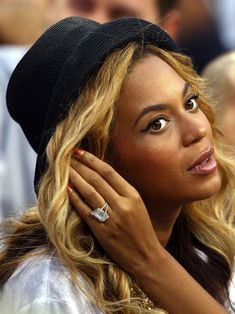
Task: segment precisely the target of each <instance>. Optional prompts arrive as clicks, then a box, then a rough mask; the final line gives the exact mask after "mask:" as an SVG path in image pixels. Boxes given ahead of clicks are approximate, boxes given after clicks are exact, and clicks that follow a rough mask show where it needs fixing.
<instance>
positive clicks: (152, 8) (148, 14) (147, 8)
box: [44, 0, 181, 39]
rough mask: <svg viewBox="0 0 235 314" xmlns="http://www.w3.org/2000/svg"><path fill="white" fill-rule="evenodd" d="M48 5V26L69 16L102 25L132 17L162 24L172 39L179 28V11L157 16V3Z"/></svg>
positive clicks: (83, 0) (66, 0)
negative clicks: (80, 17) (90, 20)
mask: <svg viewBox="0 0 235 314" xmlns="http://www.w3.org/2000/svg"><path fill="white" fill-rule="evenodd" d="M44 1H48V3H49V5H48V8H47V10H46V12H45V17H46V19H47V21H48V23H49V24H53V23H54V22H55V21H58V20H60V19H63V18H65V17H68V16H77V15H78V16H82V17H85V18H88V19H92V20H95V21H97V22H99V23H105V22H108V21H110V20H113V19H116V18H120V17H124V16H134V17H139V18H142V19H144V20H147V21H150V22H152V23H156V24H159V25H161V27H162V28H164V29H165V30H166V31H167V32H168V33H169V35H170V36H171V37H172V38H173V39H177V37H178V32H179V27H180V25H179V24H180V19H181V15H180V10H179V9H178V8H172V9H170V10H169V11H168V12H167V13H166V15H165V16H160V14H159V10H158V6H157V3H156V0H144V1H143V0H56V1H55V0H44Z"/></svg>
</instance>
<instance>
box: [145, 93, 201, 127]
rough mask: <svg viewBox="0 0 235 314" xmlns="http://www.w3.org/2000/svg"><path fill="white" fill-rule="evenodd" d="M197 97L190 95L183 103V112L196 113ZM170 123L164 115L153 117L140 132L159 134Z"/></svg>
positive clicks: (197, 107)
mask: <svg viewBox="0 0 235 314" xmlns="http://www.w3.org/2000/svg"><path fill="white" fill-rule="evenodd" d="M198 98H199V95H197V94H193V95H190V96H189V97H188V98H187V99H186V101H185V103H184V108H185V111H188V112H192V113H194V112H197V111H198V109H199V104H198V102H197V100H198ZM170 122H171V119H170V118H169V117H167V116H165V115H159V116H157V117H154V119H152V120H151V121H150V122H149V123H148V124H147V126H146V128H144V129H142V130H141V132H149V133H160V132H161V131H162V130H163V129H165V128H166V127H167V126H168V124H169V123H170Z"/></svg>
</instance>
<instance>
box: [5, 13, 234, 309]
mask: <svg viewBox="0 0 235 314" xmlns="http://www.w3.org/2000/svg"><path fill="white" fill-rule="evenodd" d="M7 101H8V109H9V111H10V113H11V115H12V117H13V118H14V119H16V120H17V121H18V122H19V123H20V124H21V126H22V128H23V130H24V132H25V135H26V137H27V138H28V140H29V142H30V144H31V146H32V147H33V148H34V150H35V151H36V152H37V154H38V161H37V167H36V174H35V189H36V191H37V194H38V204H37V206H36V207H35V208H32V209H31V210H29V211H27V212H26V213H25V215H24V216H23V217H21V218H20V220H19V221H13V222H11V223H9V224H8V225H7V227H8V230H7V231H8V236H6V237H5V242H4V245H5V246H4V247H3V250H2V254H1V258H0V261H1V263H0V278H1V288H2V296H1V301H0V305H1V308H3V309H4V313H16V312H17V313H30V312H32V313H43V312H44V313H113V312H114V313H163V312H164V311H166V312H168V313H174V314H178V313H181V314H182V313H192V314H194V313H197V314H199V313H208V314H209V313H213V314H214V313H218V314H219V313H221V314H222V313H228V312H227V310H230V311H232V307H231V304H229V297H228V289H229V285H230V281H231V278H232V271H233V263H234V231H233V222H234V196H233V193H232V189H233V188H234V160H233V159H232V157H230V156H225V155H224V154H223V150H222V149H223V144H222V138H221V135H220V132H219V131H218V129H217V127H216V125H215V123H214V120H213V112H212V110H211V108H210V106H209V104H208V101H207V97H206V95H204V91H203V81H202V80H201V79H200V78H199V77H198V76H197V75H196V74H195V72H194V71H193V69H192V65H191V62H190V60H189V59H188V58H187V57H185V56H183V55H181V54H180V53H179V52H178V50H177V48H176V46H175V44H174V43H173V42H172V40H171V39H170V38H169V36H168V35H167V34H166V33H165V32H164V31H163V30H161V29H160V28H159V27H157V26H156V25H153V24H150V23H148V22H145V21H143V20H139V19H136V18H126V19H119V20H115V21H113V22H109V23H106V24H103V25H100V24H98V23H96V22H93V21H89V20H85V19H81V18H69V19H65V20H63V21H61V22H58V23H57V24H56V25H54V26H52V28H50V29H49V30H48V31H47V32H46V33H45V34H44V35H43V36H42V37H41V38H40V39H39V40H38V41H37V43H36V44H35V45H34V46H33V47H32V48H31V49H30V51H29V52H28V53H27V54H26V56H25V57H24V58H23V59H22V60H21V62H20V63H19V64H18V66H17V68H16V69H15V71H14V73H13V75H12V78H11V80H10V82H9V86H8V94H7ZM45 156H46V157H45ZM215 156H216V158H215ZM68 184H69V185H68ZM9 302H11V305H9ZM225 307H226V308H227V310H225ZM164 313H165V312H164Z"/></svg>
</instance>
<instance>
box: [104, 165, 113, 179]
mask: <svg viewBox="0 0 235 314" xmlns="http://www.w3.org/2000/svg"><path fill="white" fill-rule="evenodd" d="M102 174H103V176H104V177H108V178H112V177H113V176H114V175H115V171H114V169H113V168H112V167H111V166H110V165H108V164H106V165H105V166H104V167H103V169H102Z"/></svg>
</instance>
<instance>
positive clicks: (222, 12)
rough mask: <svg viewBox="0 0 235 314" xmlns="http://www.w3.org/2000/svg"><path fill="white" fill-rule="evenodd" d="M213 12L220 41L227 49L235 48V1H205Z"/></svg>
mask: <svg viewBox="0 0 235 314" xmlns="http://www.w3.org/2000/svg"><path fill="white" fill-rule="evenodd" d="M204 3H205V5H206V6H207V7H208V10H209V11H210V12H212V14H213V15H214V17H215V21H216V24H217V27H218V32H219V36H220V39H221V41H222V43H223V45H224V46H225V47H226V49H230V50H231V49H234V48H235V1H234V0H223V1H221V0H204Z"/></svg>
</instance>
